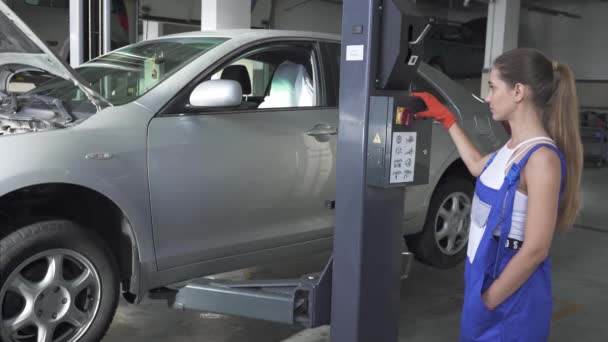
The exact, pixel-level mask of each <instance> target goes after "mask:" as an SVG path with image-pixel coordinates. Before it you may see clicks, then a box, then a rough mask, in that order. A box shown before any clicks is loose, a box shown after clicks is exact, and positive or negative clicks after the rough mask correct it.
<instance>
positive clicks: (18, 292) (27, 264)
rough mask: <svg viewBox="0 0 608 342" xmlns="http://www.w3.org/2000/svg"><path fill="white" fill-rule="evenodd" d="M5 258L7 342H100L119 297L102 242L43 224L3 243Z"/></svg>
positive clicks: (0, 326)
mask: <svg viewBox="0 0 608 342" xmlns="http://www.w3.org/2000/svg"><path fill="white" fill-rule="evenodd" d="M0 254H1V255H2V258H0V337H1V340H2V341H6V342H30V341H34V342H59V341H61V342H76V341H79V342H80V341H99V340H101V338H102V337H103V336H104V335H105V332H106V330H107V329H108V327H109V325H110V322H111V321H112V317H113V316H114V313H115V311H116V306H117V304H118V293H119V288H118V277H117V266H116V262H115V260H114V257H113V255H112V254H111V253H109V248H108V247H107V246H106V245H105V243H104V242H103V240H102V239H101V238H99V237H97V236H94V234H93V233H92V232H89V231H85V230H84V229H82V228H80V227H78V226H77V225H75V224H73V223H71V222H68V221H62V220H57V221H44V222H38V223H35V224H32V225H29V226H26V227H24V228H22V229H20V230H18V231H16V232H14V233H12V234H11V235H9V236H7V237H5V238H4V239H2V240H1V241H0Z"/></svg>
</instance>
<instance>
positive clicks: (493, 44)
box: [481, 0, 521, 97]
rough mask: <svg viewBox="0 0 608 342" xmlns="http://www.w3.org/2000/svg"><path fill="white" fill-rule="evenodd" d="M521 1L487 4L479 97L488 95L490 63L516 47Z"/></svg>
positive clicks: (510, 0)
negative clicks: (484, 50)
mask: <svg viewBox="0 0 608 342" xmlns="http://www.w3.org/2000/svg"><path fill="white" fill-rule="evenodd" d="M520 5H521V0H494V1H490V2H489V4H488V26H487V30H486V53H485V59H484V63H483V73H482V76H481V96H482V97H485V96H486V95H487V93H488V79H489V77H490V70H491V68H492V62H494V59H495V58H496V57H498V56H500V55H501V54H502V53H503V52H505V51H508V50H511V49H514V48H516V47H517V36H518V34H519V12H520V7H521V6H520Z"/></svg>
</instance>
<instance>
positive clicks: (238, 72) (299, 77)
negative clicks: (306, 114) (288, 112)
mask: <svg viewBox="0 0 608 342" xmlns="http://www.w3.org/2000/svg"><path fill="white" fill-rule="evenodd" d="M314 51H315V50H314V47H313V46H312V44H311V45H302V44H293V45H292V44H280V45H271V46H267V47H264V48H258V49H254V50H253V51H249V52H246V53H245V54H243V55H241V57H238V58H236V59H235V60H233V61H231V62H228V63H227V64H226V65H225V66H224V67H222V68H220V69H219V70H217V71H215V72H214V73H213V74H212V76H211V77H209V79H225V80H233V81H236V82H238V83H239V84H240V85H241V89H242V90H243V102H242V104H241V106H240V107H239V108H236V109H247V110H256V109H259V110H264V109H271V108H301V107H315V106H320V105H322V104H321V103H320V101H319V98H320V97H319V86H318V79H319V77H318V70H319V69H318V67H317V62H316V60H317V59H316V57H315V52H314ZM234 109H235V108H226V110H234Z"/></svg>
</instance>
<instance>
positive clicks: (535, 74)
mask: <svg viewBox="0 0 608 342" xmlns="http://www.w3.org/2000/svg"><path fill="white" fill-rule="evenodd" d="M494 67H495V68H496V69H497V70H498V71H499V73H500V77H501V78H502V79H503V80H504V81H505V82H506V83H507V84H509V85H510V86H511V87H514V86H515V85H516V84H517V83H521V84H524V85H527V86H529V87H530V89H531V91H532V101H533V103H534V104H535V105H536V107H537V108H538V109H539V110H540V111H542V113H543V119H544V123H545V128H546V129H547V131H548V132H549V135H550V136H551V138H552V139H553V140H554V141H555V143H556V144H557V147H558V148H559V149H560V150H561V151H562V152H563V153H564V156H565V158H566V169H567V174H566V179H565V183H564V188H563V194H562V199H561V202H560V208H559V213H558V216H557V227H558V229H560V230H564V229H567V228H569V227H571V226H572V225H573V224H574V221H575V220H576V217H577V216H578V213H579V209H580V205H581V199H580V191H579V190H580V183H581V176H582V172H583V144H582V142H581V135H580V129H579V112H578V110H579V107H578V96H577V94H576V85H575V83H574V75H573V73H572V70H571V69H570V67H569V66H568V65H566V64H563V63H557V62H552V61H551V60H549V59H548V58H547V57H546V56H545V55H544V54H543V53H542V52H540V51H538V50H535V49H526V48H520V49H514V50H510V51H507V52H505V53H504V54H502V55H501V56H499V57H498V58H496V60H495V61H494Z"/></svg>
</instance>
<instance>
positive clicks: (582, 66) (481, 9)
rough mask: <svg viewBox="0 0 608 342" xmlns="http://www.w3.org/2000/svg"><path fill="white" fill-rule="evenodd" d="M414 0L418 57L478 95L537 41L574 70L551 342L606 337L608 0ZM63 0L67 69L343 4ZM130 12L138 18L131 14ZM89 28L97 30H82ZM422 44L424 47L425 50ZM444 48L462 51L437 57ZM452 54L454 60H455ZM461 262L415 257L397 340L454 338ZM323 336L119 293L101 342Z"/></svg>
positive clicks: (334, 28)
mask: <svg viewBox="0 0 608 342" xmlns="http://www.w3.org/2000/svg"><path fill="white" fill-rule="evenodd" d="M4 1H5V2H7V3H8V2H10V1H11V0H4ZM12 1H14V2H19V1H21V0H12ZM23 1H25V3H27V5H28V6H40V7H45V6H46V7H50V8H52V7H53V6H59V5H58V3H62V2H61V1H52V0H46V1H45V0H35V1H34V0H23ZM344 1H347V0H344ZM414 2H416V4H417V6H418V8H419V9H420V11H421V12H422V13H423V14H424V15H425V16H428V17H433V18H435V19H436V20H437V22H438V23H439V25H440V27H441V30H439V31H437V33H436V34H435V35H434V36H431V37H430V38H429V40H431V41H432V43H429V44H431V45H429V47H428V49H427V50H425V56H424V61H425V62H427V63H428V64H429V65H431V66H433V67H435V68H437V69H439V70H441V71H442V72H444V73H445V74H446V75H448V76H449V77H451V78H453V79H455V80H456V81H457V82H458V83H459V84H461V85H462V86H464V87H465V88H466V89H468V90H469V91H470V92H471V93H473V94H475V95H477V96H479V97H481V98H483V97H484V96H485V94H487V91H488V89H487V77H488V72H489V66H490V65H491V61H492V60H493V59H494V58H495V57H496V56H498V55H500V54H501V53H502V52H504V51H506V50H509V49H511V48H515V47H534V48H537V49H540V50H541V51H543V52H544V53H546V54H547V55H548V56H551V58H553V59H554V60H557V61H560V62H562V63H566V64H568V65H570V67H571V68H572V69H573V71H574V74H575V76H576V86H577V91H578V96H579V102H580V103H579V104H580V113H579V114H580V119H581V120H580V121H581V127H580V128H581V135H582V137H583V144H584V150H585V167H584V171H583V178H582V184H581V194H582V201H583V204H582V209H581V212H580V214H579V218H578V220H577V223H576V225H575V226H574V228H573V229H572V230H571V231H568V232H566V233H562V234H558V235H556V237H555V240H554V243H553V246H552V251H551V258H552V269H553V274H552V279H553V297H554V308H553V320H552V327H551V337H550V341H552V342H562V341H563V342H565V341H605V340H608V325H606V324H605V317H606V315H607V314H608V296H606V295H605V294H606V289H608V252H607V250H606V248H605V246H607V245H608V224H607V223H606V222H608V210H606V209H607V208H608V207H607V205H606V203H607V201H606V200H607V199H608V195H606V194H607V193H608V167H607V165H606V162H607V161H608V145H607V144H608V63H606V61H607V60H608V44H606V41H608V21H607V20H606V18H607V17H608V1H607V0H545V1H539V0H537V1H533V0H513V1H512V0H416V1H414ZM63 3H64V4H63V6H64V7H65V8H68V7H69V13H68V12H66V13H68V18H66V19H69V20H68V21H65V22H64V24H65V25H66V26H67V28H66V30H67V32H69V45H68V46H67V47H64V50H63V51H60V49H59V47H60V46H58V47H57V49H53V50H54V52H55V53H57V54H58V55H59V54H62V57H64V60H66V61H69V64H71V65H72V66H73V67H76V66H79V65H81V64H82V63H84V62H86V61H87V60H88V58H89V57H95V56H99V55H102V54H103V53H105V52H109V51H110V50H113V49H114V48H117V47H119V46H122V45H126V44H129V43H135V42H139V41H144V40H149V39H154V38H156V37H161V36H164V35H169V34H176V33H183V32H189V31H198V30H216V29H243V28H254V29H259V30H265V29H279V30H301V31H315V32H323V33H331V34H340V33H341V27H342V14H343V13H342V9H343V1H342V0H180V1H175V2H168V1H161V0H125V1H124V11H125V12H126V13H129V15H128V16H127V18H123V19H121V20H122V21H120V22H115V21H111V20H110V17H109V16H106V17H104V16H103V13H104V11H105V12H107V13H109V11H110V10H109V8H108V7H104V5H105V6H109V4H110V2H109V1H93V4H92V5H91V1H90V0H89V1H83V0H65V1H63ZM87 3H88V4H87ZM87 6H90V7H95V6H97V7H95V8H96V11H97V12H95V13H96V15H98V16H99V18H96V19H95V20H93V22H92V23H90V22H89V21H90V20H88V19H87V16H86V13H87V12H86V11H85V10H84V9H85V8H89V9H90V7H87ZM24 8H25V7H24ZM16 13H17V14H19V15H21V14H20V13H19V12H18V11H16ZM32 13H33V12H32ZM133 13H135V15H131V14H133ZM21 17H22V19H23V20H24V21H25V22H26V23H27V24H28V25H32V26H34V27H33V30H34V31H36V26H35V25H34V24H35V23H34V21H35V20H41V19H38V17H36V16H35V15H33V14H32V15H31V16H28V14H27V13H25V14H24V15H23V16H21ZM88 18H91V17H88ZM29 20H31V21H32V22H30V21H29ZM42 20H44V19H42ZM83 20H84V21H83ZM87 24H90V25H93V26H90V27H88V28H86V27H85V26H86V25H87ZM95 25H97V27H95ZM113 25H122V27H123V28H125V27H126V28H128V29H127V30H126V31H127V32H126V36H124V38H122V41H121V42H118V41H114V40H112V41H110V34H109V33H107V32H108V31H110V29H111V30H112V31H113V30H114V29H113V28H111V27H112V26H113ZM104 26H105V27H104ZM40 27H44V25H40ZM82 27H85V29H84V30H82ZM104 28H106V29H105V30H104ZM100 32H101V33H100ZM112 34H113V35H114V33H112ZM112 37H114V36H112ZM432 44H435V45H432ZM59 45H61V44H59ZM66 48H67V49H68V50H69V51H68V50H65V49H66ZM427 51H431V52H432V55H427V54H426V52H427ZM448 51H449V53H451V54H457V53H460V54H462V55H461V56H459V57H454V56H453V55H452V56H451V55H449V54H445V55H444V53H446V52H448ZM67 52H69V54H67ZM455 60H458V62H457V63H454V61H455ZM465 64H466V65H465ZM1 144H2V141H0V146H1ZM406 191H407V190H406ZM329 257H330V254H329V253H321V254H314V255H301V256H294V257H293V260H285V261H282V262H278V263H274V264H268V265H259V266H255V267H252V268H247V269H243V270H238V271H234V272H229V273H222V274H217V275H214V276H213V277H212V278H214V279H228V280H251V279H256V280H264V279H288V278H297V277H300V276H301V275H302V274H309V273H314V272H318V271H319V270H321V269H322V268H323V267H324V265H325V264H326V263H327V260H328V258H329ZM463 269H464V265H462V264H461V265H458V266H456V267H454V268H450V269H438V268H434V267H431V266H428V265H426V264H424V263H421V262H419V261H414V262H413V265H412V268H411V271H410V274H409V276H408V278H407V279H405V280H403V282H402V284H401V292H400V294H401V298H400V300H401V303H400V308H401V309H400V312H399V322H400V327H399V341H408V342H410V341H412V342H413V341H420V342H422V341H424V342H435V341H437V342H439V341H455V340H457V339H458V336H459V324H460V318H461V308H462V301H463V290H464V284H463ZM329 334H330V328H329V326H322V327H318V328H315V329H305V328H303V327H301V326H294V325H287V324H281V323H272V322H266V321H261V320H254V319H248V318H240V317H235V316H228V315H222V314H216V313H199V312H192V311H183V312H182V311H178V310H174V309H172V308H170V307H168V305H167V302H166V301H163V300H157V299H153V298H149V297H148V298H144V299H143V302H142V303H141V304H139V305H133V304H130V303H128V302H127V301H126V300H124V299H122V298H121V300H120V304H119V307H118V310H117V313H116V316H115V317H114V320H113V322H112V324H111V326H110V328H109V330H108V333H107V335H106V336H105V338H104V339H103V341H105V342H118V341H132V342H140V341H141V342H143V341H158V342H178V341H180V342H181V341H184V342H185V341H197V340H201V341H209V342H215V341H217V342H240V341H251V342H257V341H259V342H266V341H269V342H270V341H277V342H278V341H284V342H321V341H329V339H330V336H329Z"/></svg>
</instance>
